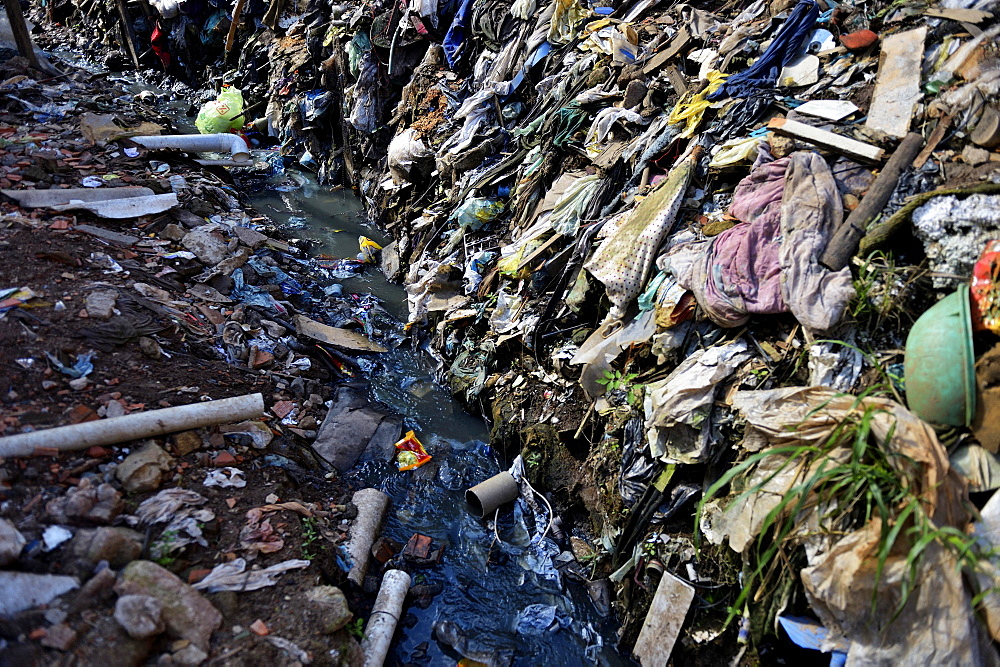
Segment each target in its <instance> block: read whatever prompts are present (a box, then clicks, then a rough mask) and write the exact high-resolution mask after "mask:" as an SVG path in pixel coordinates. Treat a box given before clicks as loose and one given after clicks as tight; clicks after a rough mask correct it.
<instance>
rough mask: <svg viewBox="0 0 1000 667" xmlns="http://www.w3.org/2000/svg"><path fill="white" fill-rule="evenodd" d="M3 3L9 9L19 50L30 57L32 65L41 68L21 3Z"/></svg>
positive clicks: (8, 13)
mask: <svg viewBox="0 0 1000 667" xmlns="http://www.w3.org/2000/svg"><path fill="white" fill-rule="evenodd" d="M3 4H4V7H6V9H7V20H8V21H10V29H11V32H13V33H14V42H15V43H16V44H17V52H18V53H20V54H21V55H22V56H24V57H25V58H27V59H28V64H29V65H31V67H33V68H34V69H41V67H40V66H39V63H38V56H37V55H36V54H35V47H34V46H33V45H32V43H31V35H30V34H29V33H28V24H27V23H25V22H24V14H23V13H22V12H21V4H20V3H19V2H18V0H6V1H5V2H4V3H3Z"/></svg>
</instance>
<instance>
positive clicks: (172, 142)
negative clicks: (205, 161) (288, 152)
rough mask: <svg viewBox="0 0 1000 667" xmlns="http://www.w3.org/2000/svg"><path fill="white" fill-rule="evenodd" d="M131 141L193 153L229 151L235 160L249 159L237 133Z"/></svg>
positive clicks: (154, 147) (134, 139)
mask: <svg viewBox="0 0 1000 667" xmlns="http://www.w3.org/2000/svg"><path fill="white" fill-rule="evenodd" d="M132 141H134V142H135V143H137V144H139V145H140V146H144V147H145V148H151V149H156V148H176V149H178V150H182V151H191V152H193V153H206V152H209V151H212V152H215V153H225V152H227V151H228V152H229V153H231V154H232V156H233V160H235V161H236V162H246V161H247V160H249V159H250V148H249V147H247V142H245V141H243V137H241V136H239V135H238V134H221V133H220V134H168V135H166V136H162V137H161V136H155V137H153V136H148V137H132Z"/></svg>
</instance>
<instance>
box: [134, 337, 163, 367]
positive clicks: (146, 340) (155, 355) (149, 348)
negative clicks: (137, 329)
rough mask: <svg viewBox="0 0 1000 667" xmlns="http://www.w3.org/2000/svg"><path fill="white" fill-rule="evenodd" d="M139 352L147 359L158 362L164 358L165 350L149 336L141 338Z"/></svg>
mask: <svg viewBox="0 0 1000 667" xmlns="http://www.w3.org/2000/svg"><path fill="white" fill-rule="evenodd" d="M139 351H140V352H142V356H144V357H146V358H147V359H152V360H154V361H156V360H159V359H162V358H163V349H162V348H161V347H160V344H159V343H157V342H156V341H155V340H153V339H152V338H150V337H149V336H142V337H141V338H139Z"/></svg>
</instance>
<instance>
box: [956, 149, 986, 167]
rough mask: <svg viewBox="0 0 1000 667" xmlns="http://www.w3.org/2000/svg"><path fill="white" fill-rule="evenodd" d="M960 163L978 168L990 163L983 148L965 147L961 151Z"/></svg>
mask: <svg viewBox="0 0 1000 667" xmlns="http://www.w3.org/2000/svg"><path fill="white" fill-rule="evenodd" d="M962 161H963V162H965V164H968V165H971V166H973V167H978V166H979V165H981V164H985V163H987V162H989V161H990V152H989V151H988V150H986V149H985V148H976V147H975V146H971V145H967V146H966V147H965V148H963V149H962Z"/></svg>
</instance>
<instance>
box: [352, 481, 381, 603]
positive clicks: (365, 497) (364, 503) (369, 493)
mask: <svg viewBox="0 0 1000 667" xmlns="http://www.w3.org/2000/svg"><path fill="white" fill-rule="evenodd" d="M351 502H352V503H354V506H355V507H357V508H358V516H357V517H356V518H355V519H354V523H353V524H352V525H351V541H350V542H348V543H347V552H348V553H349V554H351V571H350V572H348V573H347V578H348V579H350V580H351V581H353V582H354V583H355V584H357V585H358V586H361V585H362V584H363V583H364V581H365V575H366V574H367V573H368V561H369V559H371V555H372V544H374V543H375V539H376V537H377V535H378V534H379V532H380V531H381V529H382V519H383V518H384V517H385V512H386V510H387V509H388V508H389V496H387V495H385V494H384V493H382V492H381V491H379V490H378V489H361V490H360V491H358V492H357V493H355V494H354V497H352V498H351Z"/></svg>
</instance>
